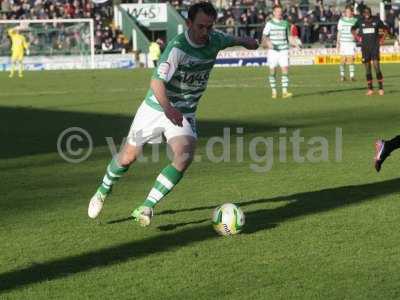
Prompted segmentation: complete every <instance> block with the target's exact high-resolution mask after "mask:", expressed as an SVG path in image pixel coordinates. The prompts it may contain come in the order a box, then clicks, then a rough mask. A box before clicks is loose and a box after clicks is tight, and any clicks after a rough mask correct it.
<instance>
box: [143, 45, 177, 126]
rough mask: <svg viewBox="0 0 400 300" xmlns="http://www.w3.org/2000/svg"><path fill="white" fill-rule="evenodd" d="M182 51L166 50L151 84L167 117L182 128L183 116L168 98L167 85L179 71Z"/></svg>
mask: <svg viewBox="0 0 400 300" xmlns="http://www.w3.org/2000/svg"><path fill="white" fill-rule="evenodd" d="M181 53H182V52H181V51H180V50H179V49H177V48H172V49H167V50H165V52H164V54H163V56H162V57H161V58H160V64H159V65H158V67H157V68H156V70H155V73H154V75H153V77H152V79H151V82H150V88H151V89H152V91H153V93H154V96H155V97H156V99H157V101H158V103H159V104H160V106H161V107H162V108H163V110H164V113H165V115H166V117H167V118H168V119H169V120H170V121H171V122H172V123H173V124H175V125H178V126H182V122H183V115H182V113H181V112H180V111H178V110H177V109H175V108H174V107H173V106H172V105H171V103H170V101H169V99H168V96H167V90H166V88H165V83H167V82H169V81H170V80H171V78H172V76H173V75H174V74H175V72H176V70H177V69H178V65H179V62H180V60H181Z"/></svg>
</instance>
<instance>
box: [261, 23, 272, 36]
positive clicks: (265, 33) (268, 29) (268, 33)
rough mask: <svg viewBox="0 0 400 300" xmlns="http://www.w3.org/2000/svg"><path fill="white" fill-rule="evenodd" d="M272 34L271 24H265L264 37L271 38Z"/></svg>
mask: <svg viewBox="0 0 400 300" xmlns="http://www.w3.org/2000/svg"><path fill="white" fill-rule="evenodd" d="M270 33H271V27H270V26H269V23H267V24H265V27H264V30H263V35H265V36H267V37H269V35H270Z"/></svg>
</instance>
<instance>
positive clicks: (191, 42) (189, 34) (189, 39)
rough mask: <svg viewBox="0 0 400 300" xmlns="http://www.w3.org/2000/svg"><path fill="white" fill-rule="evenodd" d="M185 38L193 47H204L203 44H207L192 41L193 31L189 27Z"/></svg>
mask: <svg viewBox="0 0 400 300" xmlns="http://www.w3.org/2000/svg"><path fill="white" fill-rule="evenodd" d="M186 39H187V40H188V43H189V44H190V45H191V46H193V47H195V48H200V47H204V46H206V45H207V43H205V44H199V43H196V42H195V41H194V38H193V32H192V31H191V30H190V29H188V30H187V31H186Z"/></svg>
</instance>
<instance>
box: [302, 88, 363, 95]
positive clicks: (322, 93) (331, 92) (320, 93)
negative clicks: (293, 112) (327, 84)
mask: <svg viewBox="0 0 400 300" xmlns="http://www.w3.org/2000/svg"><path fill="white" fill-rule="evenodd" d="M351 91H365V87H349V88H337V89H328V90H323V91H317V92H308V93H299V94H295V97H304V96H326V95H331V94H336V93H343V92H351Z"/></svg>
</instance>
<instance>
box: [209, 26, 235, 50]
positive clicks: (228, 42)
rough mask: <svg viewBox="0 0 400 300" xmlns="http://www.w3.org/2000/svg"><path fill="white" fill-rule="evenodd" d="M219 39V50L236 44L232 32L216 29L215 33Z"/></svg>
mask: <svg viewBox="0 0 400 300" xmlns="http://www.w3.org/2000/svg"><path fill="white" fill-rule="evenodd" d="M213 34H215V35H216V36H217V38H218V41H219V50H223V49H225V48H228V47H233V46H236V42H235V37H234V36H233V35H230V34H226V33H224V32H221V31H218V30H215V31H214V33H213Z"/></svg>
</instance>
